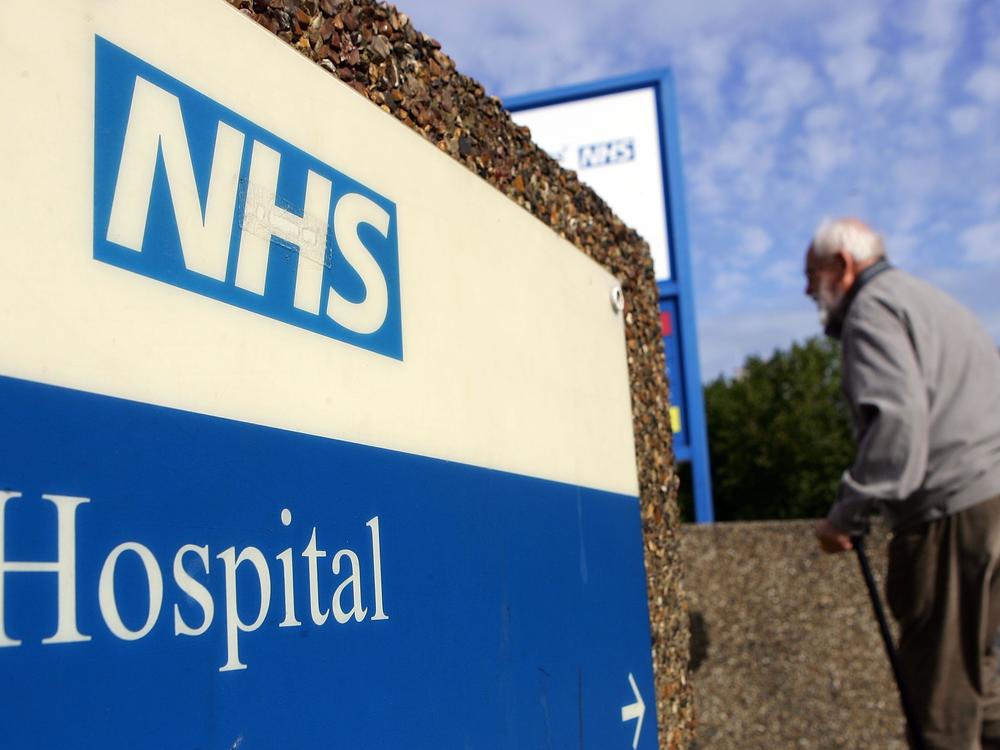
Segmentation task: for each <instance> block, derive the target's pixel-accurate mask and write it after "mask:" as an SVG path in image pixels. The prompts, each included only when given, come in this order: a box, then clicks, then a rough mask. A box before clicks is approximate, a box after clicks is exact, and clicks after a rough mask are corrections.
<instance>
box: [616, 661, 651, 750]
mask: <svg viewBox="0 0 1000 750" xmlns="http://www.w3.org/2000/svg"><path fill="white" fill-rule="evenodd" d="M628 684H629V685H631V686H632V692H633V693H635V703H630V704H628V705H627V706H622V721H632V719H638V720H639V721H637V722H636V723H635V737H633V738H632V750H636V748H637V747H639V732H641V731H642V717H643V716H645V715H646V704H645V703H643V702H642V696H641V695H639V686H638V685H636V684H635V677H633V676H632V673H631V672H629V673H628Z"/></svg>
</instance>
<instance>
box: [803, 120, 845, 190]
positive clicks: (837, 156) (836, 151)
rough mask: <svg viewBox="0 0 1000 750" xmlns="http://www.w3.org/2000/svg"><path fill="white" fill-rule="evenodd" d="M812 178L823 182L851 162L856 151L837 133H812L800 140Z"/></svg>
mask: <svg viewBox="0 0 1000 750" xmlns="http://www.w3.org/2000/svg"><path fill="white" fill-rule="evenodd" d="M799 143H800V147H801V149H802V151H803V152H804V153H805V156H806V159H807V160H808V162H809V164H808V173H809V175H810V177H811V178H812V179H813V180H815V181H817V182H821V181H823V180H825V179H826V178H827V177H828V176H829V175H830V173H831V172H833V171H834V170H835V169H837V167H840V166H841V165H844V164H847V163H848V162H850V159H851V155H852V154H853V153H854V149H853V148H852V147H851V146H850V145H849V144H848V143H846V142H844V141H843V139H842V138H841V137H840V136H839V135H838V134H835V133H824V132H811V133H808V134H806V135H805V136H804V137H803V138H802V139H801V140H800V142H799Z"/></svg>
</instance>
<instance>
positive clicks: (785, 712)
mask: <svg viewBox="0 0 1000 750" xmlns="http://www.w3.org/2000/svg"><path fill="white" fill-rule="evenodd" d="M812 525H813V522H811V521H787V522H766V523H732V524H715V525H713V526H685V527H684V528H683V530H682V533H681V545H682V555H683V556H682V559H683V561H684V568H685V581H686V583H685V587H686V592H687V597H688V606H689V616H690V620H691V626H692V666H693V668H694V672H693V675H692V681H693V684H694V695H695V712H696V721H697V725H696V726H697V729H696V732H697V733H696V736H697V740H696V744H695V745H694V748H693V750H695V749H696V750H737V749H738V750H756V749H757V748H759V749H760V750H782V749H783V748H799V749H805V748H810V749H815V750H828V749H830V748H859V749H862V750H868V749H869V748H870V749H872V750H904V748H905V744H904V742H903V740H902V732H903V719H902V713H901V711H900V708H899V701H898V698H897V696H896V692H895V685H894V683H893V681H892V674H891V672H890V670H889V666H888V662H887V660H886V657H885V652H884V650H883V646H882V642H881V639H880V637H879V633H878V627H877V625H876V622H875V619H874V616H873V614H872V610H871V604H870V603H869V600H868V596H867V591H866V589H865V587H864V582H863V580H862V578H861V574H860V571H859V569H858V565H857V559H856V557H855V556H854V553H848V554H844V555H838V556H836V557H828V556H826V555H823V554H822V553H820V552H819V550H818V548H817V547H816V544H815V542H814V541H813V538H812V535H811V528H812ZM885 540H886V534H885V532H884V531H882V530H881V529H877V530H876V533H874V534H873V537H872V538H871V539H870V540H869V543H868V546H869V556H870V558H871V561H872V566H873V568H874V569H875V573H876V576H877V577H878V579H879V584H880V586H881V581H882V576H883V573H884V570H885V556H884V551H885Z"/></svg>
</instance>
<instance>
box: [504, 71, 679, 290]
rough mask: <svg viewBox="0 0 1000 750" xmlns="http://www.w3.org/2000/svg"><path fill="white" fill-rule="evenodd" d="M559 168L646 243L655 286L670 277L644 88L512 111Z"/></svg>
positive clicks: (652, 109)
mask: <svg viewBox="0 0 1000 750" xmlns="http://www.w3.org/2000/svg"><path fill="white" fill-rule="evenodd" d="M512 116H513V118H514V121H515V122H517V123H518V124H519V125H526V126H527V127H529V128H530V129H531V137H532V139H534V141H535V143H537V144H538V145H540V146H541V147H542V148H544V149H545V150H546V151H548V152H549V154H551V155H552V157H553V158H555V159H556V160H558V161H559V164H560V165H561V166H563V167H565V168H566V169H573V170H576V172H577V174H578V176H579V177H580V180H581V181H583V182H585V183H586V184H587V185H589V186H590V187H592V188H593V189H594V190H595V191H596V192H597V194H598V195H600V196H601V198H603V199H604V200H605V201H606V202H607V204H608V205H609V206H611V209H612V210H613V211H614V212H615V213H616V214H618V216H619V218H621V220H622V221H624V222H625V223H626V224H628V225H629V226H631V227H633V228H635V229H636V231H638V232H639V234H641V235H642V236H643V238H644V239H645V240H646V241H647V242H648V243H649V250H650V252H651V253H652V255H653V266H654V268H655V269H656V279H657V281H666V280H668V279H670V277H671V273H670V254H669V252H668V248H669V241H670V240H669V237H668V236H667V222H666V215H667V213H666V202H665V196H664V194H663V169H662V163H661V159H660V154H661V153H662V150H661V144H660V131H659V120H658V118H657V111H656V93H655V90H654V89H653V88H652V87H649V88H642V89H635V90H632V91H623V92H620V93H616V94H604V95H602V96H593V97H589V98H586V99H578V100H576V101H569V102H563V103H560V104H551V105H547V106H542V107H536V108H534V109H523V110H520V111H518V112H514V113H513V115H512Z"/></svg>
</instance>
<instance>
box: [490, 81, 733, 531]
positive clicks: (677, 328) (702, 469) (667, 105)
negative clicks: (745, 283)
mask: <svg viewBox="0 0 1000 750" xmlns="http://www.w3.org/2000/svg"><path fill="white" fill-rule="evenodd" d="M636 89H653V91H654V92H655V95H656V105H657V118H658V120H659V134H660V159H661V164H660V166H661V168H662V173H663V176H664V180H663V194H664V197H665V201H666V215H665V216H664V220H665V221H666V223H667V233H668V234H667V236H668V237H669V242H668V250H667V252H668V254H669V261H670V270H671V278H670V279H669V280H667V281H658V282H657V287H658V289H659V299H660V310H661V312H664V313H667V314H668V315H670V318H671V321H672V324H671V331H669V332H668V333H667V335H666V336H665V337H664V338H665V340H664V349H665V350H670V351H676V352H678V354H679V357H678V358H677V359H678V360H679V361H678V363H677V366H676V367H673V366H671V365H672V364H673V362H671V360H673V359H674V357H667V360H668V361H667V363H666V365H667V376H668V378H669V380H670V383H671V388H670V397H671V403H672V404H673V405H674V406H677V407H680V410H681V411H680V416H681V424H680V425H679V426H678V427H677V428H675V429H674V446H673V448H674V456H675V457H676V459H677V460H678V461H690V462H691V476H692V480H693V481H692V484H693V491H694V516H695V521H696V522H697V523H711V522H712V521H713V520H714V518H715V513H714V510H713V504H712V478H711V469H710V465H709V458H708V430H707V425H706V421H705V405H704V399H703V397H702V388H701V367H700V365H699V361H698V334H697V330H696V327H695V310H694V284H693V280H692V274H691V258H690V251H689V249H688V248H689V245H688V232H687V215H686V209H685V202H684V179H683V171H682V168H681V147H680V126H679V123H678V118H677V100H676V96H675V94H674V79H673V74H672V73H671V72H670V70H669V69H667V68H661V69H657V70H649V71H644V72H640V73H634V74H631V75H626V76H620V77H617V78H608V79H604V80H601V81H593V82H589V83H583V84H577V85H572V86H564V87H560V88H554V89H548V90H546V91H539V92H535V93H531V94H523V95H519V96H513V97H509V98H508V99H506V100H505V101H504V105H505V106H506V107H507V109H508V110H510V111H511V112H518V111H521V110H526V109H535V108H538V107H547V106H552V105H554V104H563V103H566V102H572V101H578V100H582V99H590V98H593V97H597V96H606V95H608V94H618V93H621V92H624V91H632V90H636ZM670 336H675V337H676V340H675V341H668V340H666V339H669V338H670Z"/></svg>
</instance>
